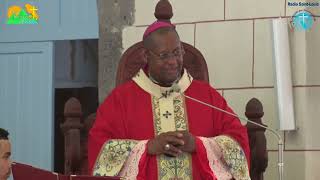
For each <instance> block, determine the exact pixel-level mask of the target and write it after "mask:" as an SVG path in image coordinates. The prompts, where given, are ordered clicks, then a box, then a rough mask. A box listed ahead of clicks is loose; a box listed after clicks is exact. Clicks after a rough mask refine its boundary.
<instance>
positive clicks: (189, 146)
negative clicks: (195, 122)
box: [177, 131, 196, 153]
mask: <svg viewBox="0 0 320 180" xmlns="http://www.w3.org/2000/svg"><path fill="white" fill-rule="evenodd" d="M178 132H179V133H182V134H183V136H182V140H183V141H184V142H185V143H184V145H183V146H177V147H178V148H179V149H181V150H182V151H184V152H187V153H193V152H195V150H196V143H195V137H194V136H193V135H192V134H191V133H190V132H188V131H178Z"/></svg>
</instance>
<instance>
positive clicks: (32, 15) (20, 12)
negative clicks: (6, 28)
mask: <svg viewBox="0 0 320 180" xmlns="http://www.w3.org/2000/svg"><path fill="white" fill-rule="evenodd" d="M37 11H38V9H37V7H36V6H33V5H31V4H26V5H25V8H24V9H23V8H21V7H20V6H10V7H9V8H8V13H7V16H8V20H7V24H38V20H39V15H38V13H37Z"/></svg>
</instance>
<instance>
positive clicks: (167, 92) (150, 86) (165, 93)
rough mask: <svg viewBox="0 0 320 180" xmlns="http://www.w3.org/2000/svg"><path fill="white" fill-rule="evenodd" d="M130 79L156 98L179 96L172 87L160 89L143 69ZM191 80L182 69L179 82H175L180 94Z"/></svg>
mask: <svg viewBox="0 0 320 180" xmlns="http://www.w3.org/2000/svg"><path fill="white" fill-rule="evenodd" d="M132 79H133V81H134V82H135V83H136V84H137V85H138V86H139V87H141V88H142V89H143V90H145V91H146V92H148V93H149V94H151V95H153V96H155V97H157V98H167V97H170V96H173V97H176V96H178V95H180V94H179V93H177V92H173V88H172V87H162V86H159V85H158V84H156V83H154V82H152V81H151V80H150V79H149V77H148V76H147V75H146V73H145V72H144V71H143V69H140V71H139V72H138V73H137V74H136V75H135V76H134V77H133V78H132ZM192 80H193V78H192V77H191V75H190V74H189V73H188V72H187V70H186V69H184V71H183V74H182V76H181V78H180V80H179V81H178V82H177V84H178V86H179V87H180V90H181V93H183V92H184V91H186V90H187V88H188V87H189V86H190V85H191V82H192Z"/></svg>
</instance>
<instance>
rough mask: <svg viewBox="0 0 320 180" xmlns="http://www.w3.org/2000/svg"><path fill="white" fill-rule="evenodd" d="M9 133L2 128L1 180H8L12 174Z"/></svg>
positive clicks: (0, 144)
mask: <svg viewBox="0 0 320 180" xmlns="http://www.w3.org/2000/svg"><path fill="white" fill-rule="evenodd" d="M8 136H9V133H8V131H6V130H4V129H2V128H0V180H6V179H8V177H9V176H10V173H11V159H10V155H11V145H10V141H9V138H8Z"/></svg>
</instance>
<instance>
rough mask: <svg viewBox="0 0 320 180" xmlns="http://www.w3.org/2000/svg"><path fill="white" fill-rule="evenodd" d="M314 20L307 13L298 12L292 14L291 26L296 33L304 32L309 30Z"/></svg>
mask: <svg viewBox="0 0 320 180" xmlns="http://www.w3.org/2000/svg"><path fill="white" fill-rule="evenodd" d="M315 20H316V19H315V17H314V16H313V15H312V14H311V13H310V12H309V11H306V10H300V11H297V12H295V13H294V14H293V16H292V18H291V24H292V26H293V27H294V28H295V29H296V30H298V31H306V30H309V29H311V27H312V25H313V24H314V21H315Z"/></svg>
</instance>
